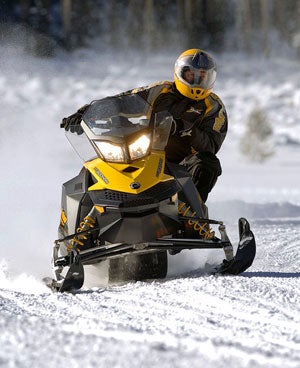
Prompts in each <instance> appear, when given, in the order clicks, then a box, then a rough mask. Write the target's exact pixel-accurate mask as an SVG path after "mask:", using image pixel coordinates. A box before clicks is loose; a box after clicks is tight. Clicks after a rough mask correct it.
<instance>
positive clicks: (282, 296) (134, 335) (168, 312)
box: [0, 219, 300, 368]
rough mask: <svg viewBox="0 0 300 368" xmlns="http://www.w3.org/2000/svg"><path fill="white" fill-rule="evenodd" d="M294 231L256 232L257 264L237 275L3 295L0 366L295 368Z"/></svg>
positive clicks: (298, 353) (298, 339)
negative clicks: (60, 292)
mask: <svg viewBox="0 0 300 368" xmlns="http://www.w3.org/2000/svg"><path fill="white" fill-rule="evenodd" d="M293 225H294V226H290V224H287V223H286V222H284V221H283V222H282V221H279V222H273V223H272V224H268V225H266V224H263V225H261V224H254V229H255V233H256V237H257V241H258V243H259V247H258V252H257V253H258V254H257V258H256V261H255V263H254V265H253V266H252V267H251V270H249V271H248V272H245V273H244V274H243V275H241V276H225V277H224V276H218V277H216V276H209V275H205V274H204V273H203V271H202V270H201V269H198V270H194V271H191V272H189V273H182V274H180V273H178V274H177V275H174V276H173V277H169V278H168V279H166V280H159V281H152V282H137V283H128V284H126V285H120V286H110V287H108V288H103V289H95V290H83V291H81V292H79V293H77V294H74V295H72V294H51V293H50V292H48V291H47V290H46V289H45V290H44V289H43V286H42V285H35V292H34V293H32V292H27V293H25V292H23V291H21V290H20V288H19V290H18V288H17V287H16V285H15V286H14V287H12V285H11V287H8V288H4V289H0V305H1V313H0V327H1V330H2V332H1V337H0V341H1V350H0V366H3V367H24V368H27V367H30V368H31V367H41V368H43V367H45V368H46V367H47V368H51V367H55V366H57V365H65V364H67V365H68V366H69V367H71V368H72V367H82V366H84V367H141V366H143V367H164V368H165V367H166V368H168V367H172V368H174V367H200V366H207V367H214V368H223V367H228V366H230V367H232V368H235V367H236V368H243V367H247V368H250V367H251V368H258V367H268V368H275V367H276V368H277V367H278V368H279V367H282V366H284V367H285V368H297V367H299V362H300V332H299V326H300V272H299V263H300V254H299V247H300V226H299V225H300V219H298V220H296V219H295V220H294V224H293ZM295 225H297V226H295ZM185 253H188V252H185ZM175 257H176V258H178V257H184V255H183V254H179V255H177V256H175ZM173 258H174V257H173ZM27 281H28V282H30V281H32V280H30V279H28V280H27ZM22 282H23V284H24V286H25V283H26V280H23V281H22Z"/></svg>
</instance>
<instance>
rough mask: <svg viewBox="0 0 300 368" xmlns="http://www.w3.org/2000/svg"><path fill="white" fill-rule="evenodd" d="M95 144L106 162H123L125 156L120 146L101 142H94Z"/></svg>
mask: <svg viewBox="0 0 300 368" xmlns="http://www.w3.org/2000/svg"><path fill="white" fill-rule="evenodd" d="M95 144H96V145H97V147H98V148H99V150H100V152H101V154H102V155H103V157H104V158H105V160H106V161H113V162H124V161H125V155H124V152H123V150H122V147H121V146H118V145H116V144H112V143H109V142H101V141H95Z"/></svg>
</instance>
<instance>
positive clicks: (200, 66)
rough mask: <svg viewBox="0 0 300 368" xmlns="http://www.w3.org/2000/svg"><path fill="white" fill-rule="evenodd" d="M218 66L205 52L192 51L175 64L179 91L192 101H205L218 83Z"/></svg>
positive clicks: (185, 53)
mask: <svg viewBox="0 0 300 368" xmlns="http://www.w3.org/2000/svg"><path fill="white" fill-rule="evenodd" d="M216 75H217V66H216V63H215V61H214V59H213V58H212V57H211V56H210V55H209V54H208V53H207V52H205V51H202V50H200V49H190V50H187V51H185V52H183V53H182V54H181V55H180V56H179V57H178V59H177V60H176V62H175V68H174V81H175V85H176V88H177V89H178V91H179V92H180V93H181V94H182V95H184V96H186V97H188V98H191V99H192V100H203V99H204V98H206V97H207V96H209V94H210V93H211V91H212V89H213V86H214V84H215V81H216Z"/></svg>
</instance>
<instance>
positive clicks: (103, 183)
mask: <svg viewBox="0 0 300 368" xmlns="http://www.w3.org/2000/svg"><path fill="white" fill-rule="evenodd" d="M171 127H172V116H171V115H170V114H169V113H167V112H159V113H155V114H154V113H151V107H150V106H149V104H148V103H147V102H146V101H145V100H144V99H142V98H141V97H140V96H138V95H134V94H133V95H126V94H124V95H121V96H114V97H107V98H103V99H101V100H97V101H93V102H92V103H91V104H90V106H89V107H88V109H87V110H86V111H85V113H84V114H83V116H82V121H81V124H80V125H77V126H70V127H69V130H68V131H66V135H67V138H68V140H69V141H70V143H71V145H72V146H73V148H74V149H75V151H77V153H78V154H79V156H80V157H81V158H82V159H83V161H84V165H83V168H82V170H81V171H80V173H79V174H78V175H77V176H76V177H74V178H73V179H71V180H69V181H68V182H66V183H65V184H63V187H62V202H61V204H62V206H61V219H60V225H59V239H57V240H56V241H55V242H54V247H53V260H52V266H53V269H54V274H55V279H50V278H47V279H46V280H45V281H46V283H47V285H48V286H49V287H51V289H52V290H54V291H59V292H68V291H76V290H78V289H80V288H81V287H82V286H83V285H86V282H87V285H88V286H89V287H91V286H98V285H101V284H102V283H103V284H106V283H117V282H120V281H121V282H124V281H125V282H127V281H131V280H135V281H138V280H147V279H161V278H165V277H166V275H167V271H168V256H174V255H175V254H178V253H179V252H180V251H182V250H186V249H209V248H211V249H221V250H222V251H224V254H225V259H224V261H223V263H221V264H220V265H219V266H217V267H215V268H214V271H213V273H216V274H233V275H237V274H239V273H241V272H243V271H245V270H246V269H247V268H248V267H250V266H251V264H252V262H253V260H254V257H255V251H256V245H255V238H254V235H253V233H252V231H251V229H250V225H249V223H248V221H247V220H246V219H245V218H240V219H239V225H238V226H239V236H240V241H239V244H238V247H237V251H236V254H234V249H233V246H232V244H231V242H230V240H229V238H228V236H227V233H226V229H225V225H224V223H223V222H222V221H217V220H212V219H209V218H208V215H207V207H206V206H205V204H204V203H203V201H202V200H201V198H200V196H199V194H198V191H197V189H196V187H195V186H194V183H193V181H192V179H191V177H190V176H189V174H188V173H187V171H186V169H185V167H184V166H183V165H180V164H174V163H170V162H167V161H166V158H165V152H164V149H165V146H166V144H167V141H168V137H169V134H170V130H171ZM213 227H218V231H219V233H220V236H219V237H218V236H216V231H213V230H212V228H213Z"/></svg>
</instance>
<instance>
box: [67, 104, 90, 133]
mask: <svg viewBox="0 0 300 368" xmlns="http://www.w3.org/2000/svg"><path fill="white" fill-rule="evenodd" d="M89 106H90V105H89V104H88V105H84V106H82V107H81V108H80V109H79V110H77V112H75V114H72V115H70V116H68V117H67V118H63V119H62V121H61V124H60V127H61V128H64V129H65V130H70V132H71V133H74V132H76V133H77V134H82V133H83V130H82V128H81V126H80V123H81V120H82V115H83V114H84V113H85V111H86V109H87V108H88V107H89Z"/></svg>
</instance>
